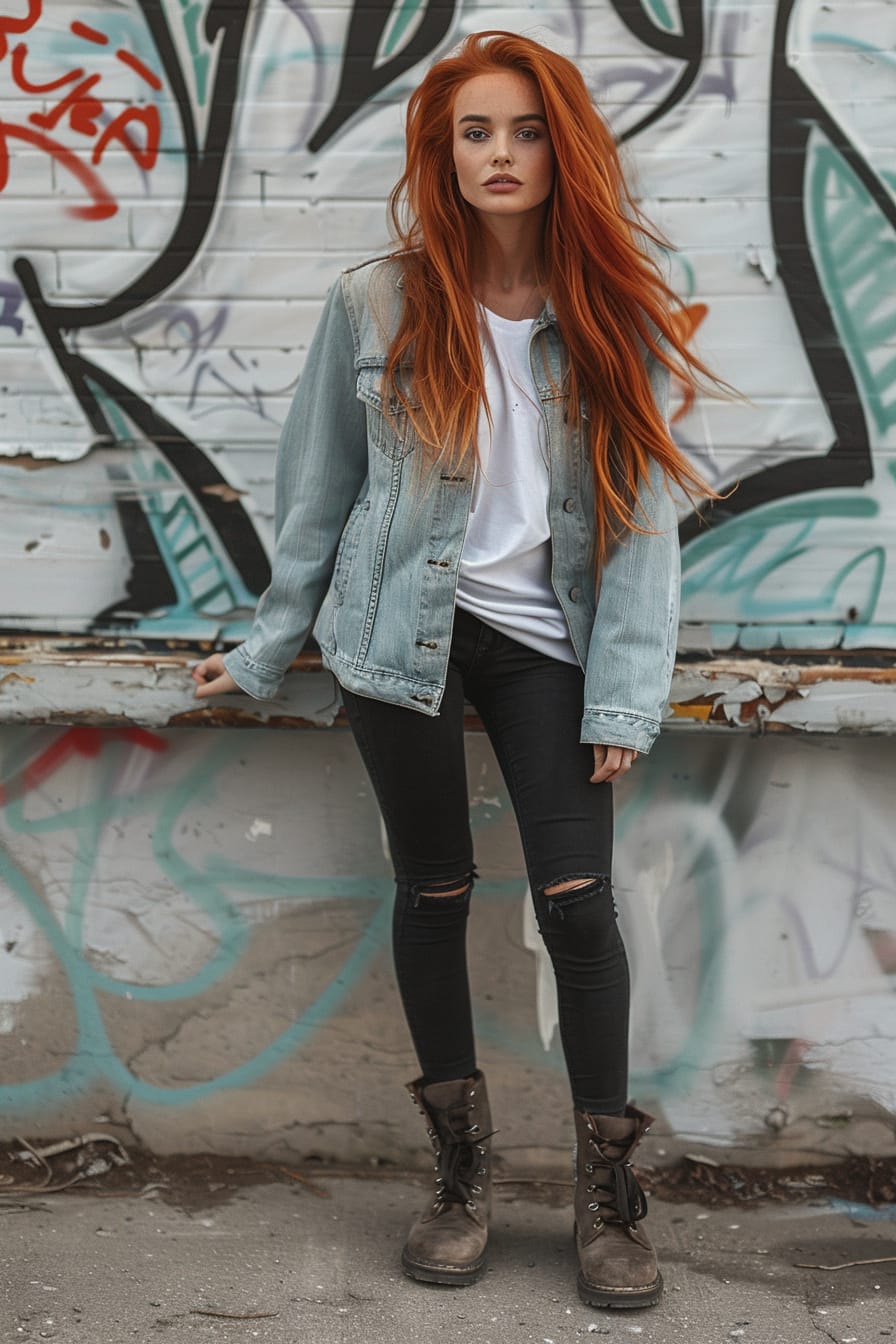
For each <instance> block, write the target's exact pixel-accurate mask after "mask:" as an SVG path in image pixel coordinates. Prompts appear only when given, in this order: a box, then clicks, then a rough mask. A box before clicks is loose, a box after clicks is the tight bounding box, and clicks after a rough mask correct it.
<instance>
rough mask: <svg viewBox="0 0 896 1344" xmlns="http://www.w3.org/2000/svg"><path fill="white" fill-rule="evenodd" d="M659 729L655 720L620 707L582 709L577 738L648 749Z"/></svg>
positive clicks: (639, 749) (583, 740) (646, 750)
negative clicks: (579, 733) (583, 711)
mask: <svg viewBox="0 0 896 1344" xmlns="http://www.w3.org/2000/svg"><path fill="white" fill-rule="evenodd" d="M659 731H660V723H659V720H658V719H651V718H647V717H646V716H644V715H642V714H631V713H629V712H628V711H626V710H622V709H586V710H585V713H584V715H583V716H582V732H581V737H580V740H581V741H582V742H587V743H590V744H592V745H600V746H605V747H629V748H630V749H631V750H632V751H641V752H648V751H649V750H650V748H651V747H652V746H653V744H654V742H655V741H656V739H657V736H658V734H659Z"/></svg>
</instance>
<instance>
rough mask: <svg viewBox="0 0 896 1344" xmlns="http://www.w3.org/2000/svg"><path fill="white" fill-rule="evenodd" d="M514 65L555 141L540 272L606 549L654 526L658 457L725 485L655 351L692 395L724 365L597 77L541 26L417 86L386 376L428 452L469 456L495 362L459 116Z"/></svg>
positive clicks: (487, 42)
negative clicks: (671, 423)
mask: <svg viewBox="0 0 896 1344" xmlns="http://www.w3.org/2000/svg"><path fill="white" fill-rule="evenodd" d="M503 70H510V71H513V72H515V73H517V74H521V75H524V76H527V77H528V78H530V79H531V80H533V81H534V83H535V84H536V85H537V86H538V89H539V92H540V94H541V98H542V101H543V103H544V109H545V116H546V119H547V124H548V130H549V133H550V137H551V142H552V145H553V150H554V158H555V172H554V184H553V188H552V191H551V195H550V197H549V199H548V202H547V205H546V215H545V225H544V236H543V241H542V250H543V255H542V256H541V257H540V258H539V259H538V264H539V274H540V275H541V276H542V277H543V279H544V281H545V283H546V285H547V287H548V291H549V293H550V296H551V302H552V304H553V307H554V311H555V313H556V317H557V323H558V326H559V329H560V333H561V335H562V337H563V340H564V343H565V345H566V348H567V350H568V352H569V367H568V372H567V374H566V383H565V386H564V388H563V391H564V392H567V393H568V397H569V400H568V416H569V419H570V422H571V423H572V424H573V426H574V427H575V428H578V429H580V430H582V431H583V432H585V433H586V434H587V435H588V436H589V437H590V440H591V444H590V446H591V452H592V457H593V461H594V481H595V530H596V538H595V540H596V546H597V554H598V557H603V556H604V555H605V554H606V552H607V549H608V547H609V545H610V543H611V541H612V540H614V539H615V538H616V537H618V536H619V535H620V533H622V532H624V531H625V530H626V529H633V530H636V531H638V530H645V520H644V519H643V518H642V517H640V515H637V513H636V507H635V492H636V489H637V486H638V484H639V482H641V481H642V480H645V479H646V476H647V471H648V468H649V466H650V461H651V459H655V460H656V461H657V462H658V463H659V464H660V465H661V466H662V468H663V469H664V471H665V473H666V475H667V477H668V478H670V479H671V480H672V481H674V482H676V483H677V484H678V485H679V486H680V487H681V489H682V490H683V491H684V492H685V493H686V494H687V495H688V496H689V497H690V498H691V499H692V500H693V499H694V498H695V496H698V495H712V494H713V492H712V491H711V490H709V488H708V487H707V485H706V484H705V482H704V481H703V480H702V479H701V478H700V476H699V475H698V473H697V472H696V470H695V469H694V468H693V467H692V466H691V464H690V463H689V462H688V460H687V458H685V457H684V456H683V454H682V453H681V452H679V450H678V448H677V447H676V446H675V444H674V442H673V441H672V438H671V436H670V434H669V430H668V428H667V426H666V424H665V423H664V421H663V418H662V416H661V415H660V413H659V411H658V410H657V406H656V403H655V401H654V397H653V394H652V392H651V387H650V381H649V378H648V374H647V370H646V368H645V363H644V352H645V351H650V352H652V353H653V354H654V355H655V356H656V358H657V359H658V360H660V361H661V362H662V363H663V364H664V365H666V367H667V368H668V369H669V370H670V371H671V372H672V373H673V374H674V375H675V376H676V378H677V379H678V380H679V381H680V383H681V384H682V385H683V389H684V395H685V400H686V404H687V403H689V402H690V401H692V400H693V396H694V391H695V388H696V386H697V385H698V378H699V377H700V376H701V375H702V376H703V377H704V378H707V379H709V380H710V381H712V382H714V383H715V382H717V380H716V379H715V378H714V377H713V375H712V374H711V372H710V371H709V370H708V369H707V368H706V367H705V366H704V365H703V364H702V363H701V361H700V360H699V359H697V358H696V357H695V356H694V355H693V354H692V353H691V352H689V351H688V350H687V348H686V345H685V339H686V338H685V337H684V335H683V326H682V324H681V323H680V321H676V308H677V306H678V301H677V299H676V297H675V294H674V293H673V291H672V290H671V289H670V288H669V286H668V285H667V284H666V283H665V281H664V280H663V278H662V275H661V273H660V270H659V267H658V264H657V262H656V261H655V260H654V258H653V256H652V255H651V254H650V251H648V247H649V246H650V245H655V246H664V244H663V242H662V240H661V239H660V238H659V237H658V236H657V234H656V232H655V231H654V230H653V229H652V228H651V227H649V226H648V224H647V223H646V221H645V220H644V218H643V216H642V215H641V213H640V211H639V210H638V208H637V206H636V205H635V203H634V201H633V199H632V197H631V195H630V193H629V190H628V187H627V185H626V182H625V179H624V176H623V172H622V167H621V164H620V161H619V154H618V152H617V149H616V145H615V143H614V140H613V136H612V133H611V131H610V129H609V127H608V126H607V124H606V122H605V121H604V120H603V118H602V117H601V115H600V114H599V113H598V112H597V110H596V109H595V108H594V106H593V104H592V102H591V98H590V97H589V94H588V90H587V88H586V86H585V81H584V80H583V79H582V76H581V74H580V73H579V71H578V70H577V69H576V67H575V66H574V65H573V64H572V62H571V61H569V60H567V59H566V57H564V56H560V55H558V54H557V53H556V52H553V51H550V50H549V49H548V48H546V47H543V46H541V45H540V44H539V43H537V42H533V41H532V40H531V39H529V38H526V37H520V36H519V35H517V34H515V33H508V32H501V31H490V32H482V33H472V34H471V35H470V36H469V37H467V38H466V39H465V40H464V42H463V44H462V45H461V47H460V48H459V49H458V51H457V53H456V54H455V55H452V56H448V57H446V58H444V59H443V60H440V61H438V62H437V63H436V64H435V65H433V66H432V67H431V68H430V70H429V71H428V73H427V74H426V76H425V77H424V79H423V82H422V83H421V84H420V85H419V87H418V88H417V89H416V90H415V91H414V93H413V94H412V95H411V99H410V102H409V104H408V111H407V160H406V166H405V171H404V173H403V174H402V176H401V178H400V179H399V181H398V182H397V183H396V186H395V188H394V190H393V192H392V195H391V198H390V214H391V218H392V222H393V228H394V230H395V234H396V238H397V241H398V248H397V251H396V255H397V256H398V257H399V258H400V260H401V262H402V267H403V271H404V297H405V303H404V308H403V315H402V318H401V322H400V325H399V327H398V330H397V332H396V334H395V336H394V339H393V340H392V344H391V347H390V349H389V354H388V360H387V365H386V384H387V387H388V388H389V389H391V390H392V391H393V392H394V394H395V395H396V396H397V397H398V398H399V400H400V401H401V402H402V403H403V405H404V407H405V410H406V411H407V414H408V415H409V417H410V419H411V422H412V423H413V425H414V428H415V430H416V431H417V433H418V435H419V437H420V439H421V441H422V443H423V446H424V453H425V455H426V457H427V459H428V460H429V461H434V460H443V461H446V460H447V461H449V462H450V463H451V464H452V465H453V466H455V467H456V466H460V465H462V464H463V463H464V462H465V461H468V460H469V459H470V458H471V457H475V454H476V440H477V425H478V419H479V410H480V406H481V404H482V402H483V400H484V398H485V375H484V370H483V363H482V353H481V347H480V333H479V324H478V321H477V314H476V303H475V299H474V296H473V293H472V289H471V283H470V278H471V276H472V275H473V272H474V264H473V263H474V258H475V256H476V255H477V242H478V240H479V238H480V236H481V235H480V226H479V223H478V219H477V216H476V212H475V211H474V210H473V208H472V207H471V206H470V205H469V204H468V203H467V202H466V201H465V200H464V198H463V197H462V196H461V194H460V192H459V190H458V189H457V184H456V181H455V179H454V177H453V176H452V170H453V167H454V162H453V156H452V143H453V124H452V118H453V108H454V99H455V95H456V93H457V90H458V89H459V87H460V86H461V85H462V84H464V83H465V82H466V81H467V80H469V79H471V78H473V76H475V75H481V74H487V73H492V72H494V71H503ZM409 370H410V371H412V387H413V392H411V385H410V384H409V383H408V379H407V374H408V371H409ZM647 527H648V528H649V522H648V523H647Z"/></svg>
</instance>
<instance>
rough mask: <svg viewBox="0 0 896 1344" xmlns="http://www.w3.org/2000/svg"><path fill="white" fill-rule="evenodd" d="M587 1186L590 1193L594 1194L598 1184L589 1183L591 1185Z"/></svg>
mask: <svg viewBox="0 0 896 1344" xmlns="http://www.w3.org/2000/svg"><path fill="white" fill-rule="evenodd" d="M586 1188H587V1190H588V1193H589V1195H593V1194H594V1192H595V1190H596V1189H597V1186H596V1185H589V1186H587V1187H586Z"/></svg>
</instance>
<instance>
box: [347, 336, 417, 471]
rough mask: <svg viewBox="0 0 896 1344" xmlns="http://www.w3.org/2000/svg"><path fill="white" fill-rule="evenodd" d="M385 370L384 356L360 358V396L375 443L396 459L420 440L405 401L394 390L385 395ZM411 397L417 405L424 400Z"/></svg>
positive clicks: (413, 403) (410, 399) (415, 446)
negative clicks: (420, 400) (387, 395)
mask: <svg viewBox="0 0 896 1344" xmlns="http://www.w3.org/2000/svg"><path fill="white" fill-rule="evenodd" d="M385 372H386V360H385V357H384V356H377V355H373V356H371V355H367V356H364V355H362V356H361V358H360V359H359V360H358V382H357V392H358V399H359V400H360V401H362V402H363V403H364V405H365V407H366V410H367V433H368V441H369V443H370V444H371V446H372V447H374V448H376V449H377V450H378V451H379V452H381V453H383V454H384V455H385V456H386V457H388V458H391V459H392V460H393V461H400V460H401V459H402V458H404V457H407V456H408V454H409V453H411V452H413V450H414V449H415V448H417V447H419V442H420V441H419V438H418V436H417V432H416V430H415V429H414V426H413V425H412V424H411V420H410V416H409V415H408V411H407V406H406V405H405V404H404V402H403V401H402V400H401V399H400V398H399V397H398V396H397V395H396V394H395V393H394V392H392V393H390V395H389V397H388V399H386V398H384V396H383V379H384V375H385ZM408 400H409V403H410V405H412V406H414V407H415V409H416V407H418V406H419V404H420V403H419V401H416V400H414V399H413V397H409V398H408Z"/></svg>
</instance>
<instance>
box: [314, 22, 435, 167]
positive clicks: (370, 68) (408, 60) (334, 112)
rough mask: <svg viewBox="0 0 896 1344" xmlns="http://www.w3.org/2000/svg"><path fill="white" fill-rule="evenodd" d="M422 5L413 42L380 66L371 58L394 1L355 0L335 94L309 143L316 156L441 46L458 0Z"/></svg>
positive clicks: (411, 40) (376, 48)
mask: <svg viewBox="0 0 896 1344" xmlns="http://www.w3.org/2000/svg"><path fill="white" fill-rule="evenodd" d="M424 3H425V5H426V9H425V12H424V14H423V18H422V19H421V20H420V23H419V26H418V27H417V29H416V30H415V32H414V33H413V35H412V37H411V39H410V41H409V42H408V43H407V44H406V45H405V46H403V47H402V48H401V50H400V51H398V52H396V53H395V55H394V56H390V57H389V59H388V60H387V61H383V63H382V65H378V66H375V65H374V64H373V58H374V56H375V55H376V53H377V51H378V50H379V45H380V42H381V40H382V36H383V33H384V32H385V30H386V25H387V23H388V22H389V19H390V17H391V15H392V13H393V11H394V8H395V5H394V4H390V3H385V4H383V3H379V2H377V3H373V4H367V3H365V0H355V4H354V6H353V8H352V16H351V19H350V20H349V26H348V36H347V37H346V41H345V50H344V51H343V54H342V69H341V71H340V74H339V84H338V86H337V89H336V96H335V98H334V99H333V102H332V104H331V106H330V110H329V112H327V114H326V116H325V117H324V119H323V121H322V122H321V123H320V125H319V126H318V127H317V129H316V130H315V131H314V133H313V134H312V135H311V136H310V137H309V139H308V143H307V146H306V148H307V149H308V150H310V152H311V153H312V154H316V153H318V152H319V151H320V150H321V149H323V147H324V145H326V144H327V143H328V142H329V141H330V140H332V139H333V137H334V136H336V135H338V134H339V132H340V131H341V130H342V129H343V127H344V126H345V125H346V123H347V122H348V121H350V120H351V118H352V117H353V116H354V115H355V114H356V113H357V112H358V111H360V109H361V108H362V107H364V106H365V105H366V104H367V103H369V102H370V101H372V99H374V98H375V97H376V95H377V94H378V93H381V92H382V91H383V89H385V88H387V87H388V85H389V84H391V83H392V82H393V81H394V80H396V79H398V77H399V76H400V75H403V74H404V73H405V71H407V70H410V69H411V67H412V66H414V65H416V64H417V63H418V62H419V61H422V60H425V59H426V57H427V56H430V55H432V53H433V52H435V51H437V50H438V48H439V45H440V44H441V43H442V42H443V41H444V39H445V37H446V36H447V35H448V33H449V32H450V31H451V29H452V26H453V23H454V19H455V15H456V13H457V10H458V8H459V3H460V0H447V2H446V0H424Z"/></svg>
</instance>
